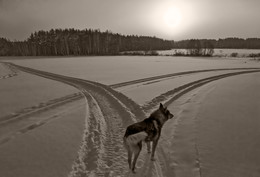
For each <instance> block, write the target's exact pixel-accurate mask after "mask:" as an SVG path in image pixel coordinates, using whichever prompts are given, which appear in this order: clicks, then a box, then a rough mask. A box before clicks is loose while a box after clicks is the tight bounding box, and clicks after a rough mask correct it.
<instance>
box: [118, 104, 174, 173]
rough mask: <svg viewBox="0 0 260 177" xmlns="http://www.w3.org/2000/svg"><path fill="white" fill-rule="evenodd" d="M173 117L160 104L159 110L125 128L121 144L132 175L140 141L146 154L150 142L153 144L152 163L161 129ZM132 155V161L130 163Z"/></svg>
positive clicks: (139, 148) (139, 149)
mask: <svg viewBox="0 0 260 177" xmlns="http://www.w3.org/2000/svg"><path fill="white" fill-rule="evenodd" d="M173 117H174V116H173V114H171V113H170V111H169V110H168V109H167V107H165V108H164V107H163V105H162V103H160V106H159V108H158V109H157V110H155V111H154V112H153V113H151V115H150V116H149V117H148V118H146V119H144V120H143V121H141V122H137V123H134V124H132V125H130V126H128V127H127V129H126V132H125V135H124V138H123V142H124V146H125V148H126V149H127V152H128V164H129V169H130V170H131V171H132V172H133V173H135V164H136V160H137V158H138V156H139V154H140V152H141V150H142V141H144V142H146V143H147V150H148V153H151V144H150V142H153V145H152V154H151V160H152V161H154V160H155V158H154V153H155V149H156V146H157V143H158V140H159V138H160V135H161V130H162V127H163V125H164V123H165V122H166V121H167V120H169V119H171V118H173ZM133 155H134V159H133V162H132V156H133Z"/></svg>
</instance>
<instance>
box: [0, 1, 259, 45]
mask: <svg viewBox="0 0 260 177" xmlns="http://www.w3.org/2000/svg"><path fill="white" fill-rule="evenodd" d="M259 7H260V0H0V37H5V38H7V39H10V40H25V39H26V38H28V37H29V35H30V34H31V33H33V32H35V31H38V30H50V29H55V28H62V29H63V28H75V29H86V28H92V29H100V30H101V31H106V30H110V31H112V32H114V33H120V34H124V35H128V34H134V35H145V36H156V37H159V38H163V39H168V40H175V41H178V40H184V39H190V38H196V39H218V38H226V37H240V38H250V37H258V38H260V19H259V18H260V8H259Z"/></svg>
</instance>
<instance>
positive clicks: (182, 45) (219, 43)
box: [173, 37, 260, 49]
mask: <svg viewBox="0 0 260 177" xmlns="http://www.w3.org/2000/svg"><path fill="white" fill-rule="evenodd" d="M194 40H195V39H189V40H182V41H177V42H174V45H173V48H179V49H186V48H187V47H188V46H189V43H191V42H192V41H194ZM196 40H199V41H200V43H201V44H203V43H208V44H210V45H212V46H213V47H214V48H220V49H227V48H228V49H260V39H259V38H247V39H242V38H235V37H234V38H225V39H218V40H216V39H196Z"/></svg>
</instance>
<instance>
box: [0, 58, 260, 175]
mask: <svg viewBox="0 0 260 177" xmlns="http://www.w3.org/2000/svg"><path fill="white" fill-rule="evenodd" d="M8 62H11V63H14V64H16V65H13V64H8V63H0V69H2V68H4V69H2V71H1V72H0V74H1V75H2V76H4V75H10V74H13V75H12V77H11V75H10V77H6V78H3V79H1V80H0V84H1V88H0V90H1V92H0V95H1V98H4V99H1V100H0V104H1V108H0V111H1V115H0V156H1V158H0V176H5V177H8V176H28V177H29V176H33V177H35V176H42V177H43V176H44V177H47V176H68V175H69V176H176V177H181V176H183V177H186V176H200V177H201V176H206V177H207V176H209V177H211V176H212V177H219V176H222V177H225V176H226V177H230V176H236V177H240V176H241V177H244V176H259V175H260V173H259V170H260V169H259V167H258V164H259V162H260V152H259V149H260V148H259V143H258V139H259V128H258V127H259V125H260V124H259V115H260V112H259V110H260V109H259V108H260V102H259V100H260V94H259V92H258V90H259V88H260V80H259V79H258V78H259V77H260V64H259V62H257V61H251V60H249V59H222V58H191V57H162V56H157V57H136V56H135V57H129V56H111V57H74V58H73V57H70V58H48V59H45V58H36V59H23V60H19V59H17V60H8ZM32 68H33V69H32ZM39 70H40V71H39ZM39 76H40V77H39ZM93 81H95V82H93ZM103 84H104V85H103ZM107 85H109V86H107ZM22 88H23V89H22ZM26 88H28V89H26ZM78 92H81V95H79V94H78ZM67 95H69V96H67ZM18 96H19V99H17V98H18ZM57 98H58V99H57ZM83 98H85V99H83ZM49 100H51V101H49ZM160 102H162V103H164V104H165V105H167V106H168V108H169V110H170V111H171V112H172V113H173V114H174V115H175V118H174V119H173V120H170V121H168V122H167V124H166V125H165V126H164V127H163V132H162V136H161V139H160V141H159V145H158V148H157V151H156V161H155V162H153V161H150V159H149V155H148V154H147V153H146V150H145V149H146V148H143V151H142V153H141V155H140V157H139V159H138V162H137V174H135V175H133V174H131V172H129V171H128V166H127V162H126V161H127V159H126V158H127V157H126V151H125V149H124V148H123V145H122V137H123V134H124V131H125V128H126V127H127V126H128V125H130V124H131V123H133V122H136V121H140V120H142V119H143V118H144V117H146V116H147V115H149V114H150V113H151V112H152V110H154V109H156V108H157V106H158V105H159V103H160ZM37 103H41V104H40V105H37ZM10 105H14V107H13V108H12V109H10V108H9V107H12V106H10ZM34 105H37V106H34ZM26 107H30V109H25V110H23V111H20V112H19V109H22V108H26ZM17 111H18V113H19V114H11V113H13V112H17ZM3 115H4V116H3ZM8 115H9V116H8ZM3 117H4V118H3ZM9 119H11V120H9Z"/></svg>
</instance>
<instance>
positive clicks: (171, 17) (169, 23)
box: [163, 7, 181, 29]
mask: <svg viewBox="0 0 260 177" xmlns="http://www.w3.org/2000/svg"><path fill="white" fill-rule="evenodd" d="M163 22H164V24H165V26H166V27H167V28H170V29H172V28H177V27H178V26H179V25H180V22H181V12H180V10H179V9H178V8H176V7H168V8H166V9H165V11H164V12H163Z"/></svg>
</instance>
